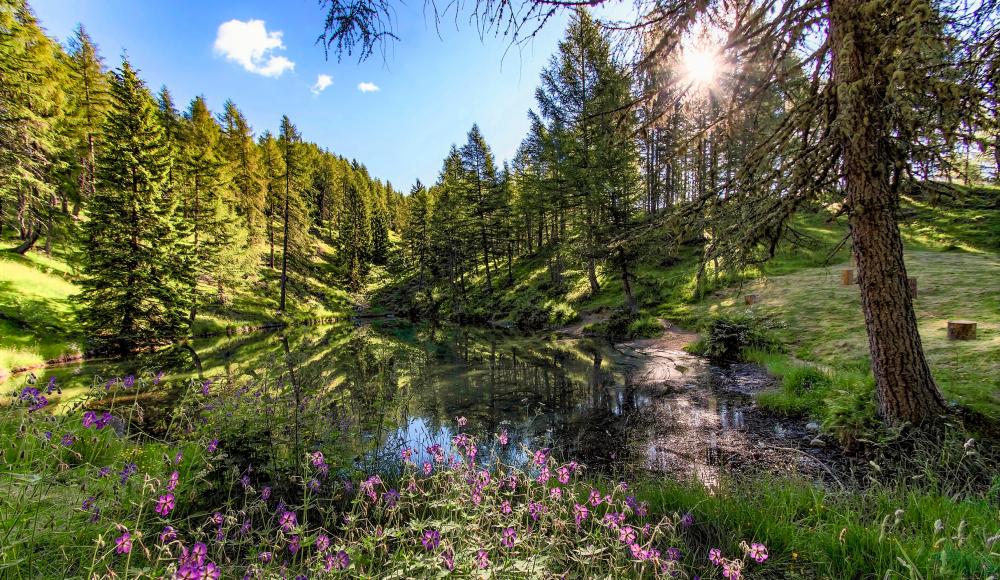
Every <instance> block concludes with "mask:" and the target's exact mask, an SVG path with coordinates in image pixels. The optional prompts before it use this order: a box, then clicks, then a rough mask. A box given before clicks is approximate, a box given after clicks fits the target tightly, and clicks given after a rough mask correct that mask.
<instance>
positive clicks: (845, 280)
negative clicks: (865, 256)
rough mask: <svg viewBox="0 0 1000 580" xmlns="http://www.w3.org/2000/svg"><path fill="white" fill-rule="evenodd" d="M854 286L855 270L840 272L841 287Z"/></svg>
mask: <svg viewBox="0 0 1000 580" xmlns="http://www.w3.org/2000/svg"><path fill="white" fill-rule="evenodd" d="M852 284H854V270H850V269H848V270H841V271H840V285H841V286H850V285H852Z"/></svg>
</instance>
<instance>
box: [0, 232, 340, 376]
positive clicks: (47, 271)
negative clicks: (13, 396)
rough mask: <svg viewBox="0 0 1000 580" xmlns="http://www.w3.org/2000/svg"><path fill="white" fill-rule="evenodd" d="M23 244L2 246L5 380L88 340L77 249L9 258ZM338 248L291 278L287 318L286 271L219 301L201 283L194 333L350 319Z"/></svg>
mask: <svg viewBox="0 0 1000 580" xmlns="http://www.w3.org/2000/svg"><path fill="white" fill-rule="evenodd" d="M16 243H17V241H16V240H13V239H6V240H3V241H2V243H0V382H3V381H4V379H5V378H6V377H8V376H9V375H10V374H11V373H12V372H13V371H15V370H18V369H25V368H34V367H38V366H41V365H44V364H45V363H46V362H47V361H53V360H59V359H65V358H68V357H74V356H79V355H80V354H81V353H82V351H83V349H84V348H85V346H84V345H85V338H84V337H83V336H82V334H81V332H80V329H79V325H78V323H77V321H76V319H75V316H74V306H75V304H74V301H75V296H76V294H77V293H78V292H79V287H78V286H77V285H76V284H75V283H74V281H75V280H76V278H77V276H78V273H77V272H76V271H75V270H74V267H73V264H75V263H76V261H77V260H78V257H77V256H74V255H73V254H72V250H71V248H67V247H64V246H63V245H57V246H56V247H55V249H54V251H53V255H52V256H49V255H47V254H45V253H44V252H42V251H41V249H40V248H41V244H42V243H44V240H43V241H40V242H39V246H37V247H36V248H33V249H32V250H30V251H28V252H27V253H26V254H25V255H24V256H18V255H17V254H14V253H12V252H9V251H7V250H9V249H10V248H12V247H14V246H15V245H16ZM333 256H334V253H333V250H332V248H330V247H328V246H325V245H324V244H322V243H320V244H319V245H318V247H317V252H316V254H315V255H314V257H313V259H312V262H311V264H310V269H309V271H308V272H307V274H305V275H301V274H296V273H292V274H290V277H289V279H290V282H289V288H290V289H289V292H290V293H289V299H288V304H287V308H286V312H285V313H284V314H283V315H279V314H278V296H279V293H280V273H279V271H277V270H271V269H268V268H261V269H260V270H259V272H258V273H257V274H255V275H254V276H251V277H248V278H247V279H246V281H245V283H244V284H241V285H239V286H237V287H234V288H227V289H226V300H225V302H220V301H219V300H218V299H217V289H216V288H215V286H213V285H209V284H205V283H201V285H200V287H199V301H200V309H199V312H198V316H197V318H196V319H195V322H194V326H193V328H192V333H193V334H194V335H197V336H201V335H209V334H221V333H225V332H226V331H227V329H229V328H233V327H243V326H251V327H253V326H260V325H266V324H274V323H280V322H292V323H294V322H299V321H305V320H310V319H318V318H343V317H346V316H349V315H350V314H351V312H352V307H353V302H354V299H353V297H352V296H351V295H350V294H349V293H348V292H347V291H346V290H345V289H344V287H343V284H340V283H338V279H339V278H338V276H339V273H338V271H337V268H336V265H335V263H334V260H333Z"/></svg>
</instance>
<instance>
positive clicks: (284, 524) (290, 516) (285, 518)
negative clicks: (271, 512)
mask: <svg viewBox="0 0 1000 580" xmlns="http://www.w3.org/2000/svg"><path fill="white" fill-rule="evenodd" d="M278 525H280V526H281V529H282V530H284V531H286V532H291V531H292V530H293V529H294V528H295V526H296V525H298V519H297V518H296V517H295V512H284V513H282V514H281V517H279V518H278Z"/></svg>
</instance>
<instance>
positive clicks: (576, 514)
mask: <svg viewBox="0 0 1000 580" xmlns="http://www.w3.org/2000/svg"><path fill="white" fill-rule="evenodd" d="M589 515H590V510H588V509H587V506H586V505H581V504H576V505H574V506H573V518H574V519H575V520H576V525H578V526H579V525H580V522H582V521H583V520H585V519H587V516H589Z"/></svg>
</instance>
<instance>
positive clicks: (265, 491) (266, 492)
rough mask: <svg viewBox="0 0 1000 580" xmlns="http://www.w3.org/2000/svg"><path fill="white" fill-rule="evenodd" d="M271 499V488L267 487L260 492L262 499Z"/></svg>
mask: <svg viewBox="0 0 1000 580" xmlns="http://www.w3.org/2000/svg"><path fill="white" fill-rule="evenodd" d="M270 497H271V488H270V487H268V486H266V485H265V486H264V487H263V488H261V490H260V499H262V500H264V501H267V500H268V498H270Z"/></svg>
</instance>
